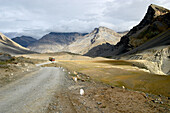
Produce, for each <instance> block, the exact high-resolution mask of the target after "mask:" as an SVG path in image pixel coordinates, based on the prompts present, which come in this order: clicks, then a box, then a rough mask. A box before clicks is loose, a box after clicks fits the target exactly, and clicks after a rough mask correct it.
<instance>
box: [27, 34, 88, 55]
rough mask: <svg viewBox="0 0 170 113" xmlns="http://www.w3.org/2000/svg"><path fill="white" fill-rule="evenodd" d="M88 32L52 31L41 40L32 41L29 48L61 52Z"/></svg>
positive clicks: (38, 50) (37, 50)
mask: <svg viewBox="0 0 170 113" xmlns="http://www.w3.org/2000/svg"><path fill="white" fill-rule="evenodd" d="M84 35H86V33H77V32H70V33H62V32H51V33H49V34H47V35H45V36H43V37H42V38H41V39H40V40H38V41H36V42H35V43H32V44H30V45H29V46H28V48H29V49H30V50H32V51H36V52H41V53H45V52H61V51H63V50H65V49H67V46H68V45H69V44H71V43H73V42H74V41H75V40H77V39H79V38H82V37H83V36H84Z"/></svg>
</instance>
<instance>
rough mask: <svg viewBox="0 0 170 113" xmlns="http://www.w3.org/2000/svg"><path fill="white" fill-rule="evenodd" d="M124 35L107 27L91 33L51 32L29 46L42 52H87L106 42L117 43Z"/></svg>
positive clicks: (96, 29)
mask: <svg viewBox="0 0 170 113" xmlns="http://www.w3.org/2000/svg"><path fill="white" fill-rule="evenodd" d="M123 35H124V33H123V34H119V33H116V32H114V31H113V30H111V29H109V28H106V27H99V28H95V29H94V30H93V31H92V32H91V33H89V34H87V33H76V32H72V33H57V32H51V33H49V34H47V35H45V36H43V37H42V38H41V39H40V40H38V41H36V42H35V43H33V44H30V45H29V46H28V48H29V49H30V50H32V51H36V52H41V53H45V52H61V51H67V52H72V53H77V54H85V53H87V52H88V51H89V50H90V49H92V48H93V47H96V46H98V45H102V44H106V43H109V44H113V45H115V44H116V43H117V42H119V41H120V38H121V36H123Z"/></svg>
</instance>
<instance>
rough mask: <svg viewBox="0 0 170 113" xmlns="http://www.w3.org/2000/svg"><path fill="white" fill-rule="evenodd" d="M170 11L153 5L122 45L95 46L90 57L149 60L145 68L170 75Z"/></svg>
mask: <svg viewBox="0 0 170 113" xmlns="http://www.w3.org/2000/svg"><path fill="white" fill-rule="evenodd" d="M169 45H170V10H168V9H165V8H163V7H160V6H157V5H153V4H151V5H150V6H149V8H148V11H147V13H146V15H145V17H144V18H143V20H142V21H141V22H140V23H139V24H138V25H137V26H135V27H134V28H132V29H131V30H130V31H129V32H128V33H127V34H126V35H125V36H123V37H122V38H121V40H120V42H119V43H118V44H116V45H115V46H113V45H108V44H107V45H106V44H105V45H101V46H97V47H95V48H93V49H91V50H90V51H89V52H88V53H87V54H85V55H88V56H105V57H112V58H117V59H131V60H132V59H133V60H145V61H144V62H143V64H137V65H142V67H144V68H146V69H148V70H149V71H150V72H152V73H156V74H170V69H169V67H170V62H169V56H170V46H169Z"/></svg>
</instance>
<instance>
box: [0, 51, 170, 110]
mask: <svg viewBox="0 0 170 113" xmlns="http://www.w3.org/2000/svg"><path fill="white" fill-rule="evenodd" d="M24 56H25V57H30V58H34V59H37V61H38V59H39V60H42V59H43V60H47V59H48V57H49V56H52V57H55V58H56V59H57V61H56V63H52V64H46V65H44V66H43V67H42V68H40V67H36V65H34V66H33V67H34V69H35V70H30V72H27V73H26V72H23V73H22V72H20V75H21V73H22V75H23V76H22V77H19V78H20V79H19V78H18V80H14V81H12V82H9V83H7V84H5V85H2V87H1V88H0V92H1V93H0V95H1V97H2V98H0V108H2V109H1V111H3V112H10V111H13V112H36V113H37V112H38V113H39V112H41V113H42V112H48V113H49V112H50V113H57V112H58V113H59V112H62V113H68V112H69V113H75V112H78V113H86V112H92V113H94V112H99V113H100V112H101V113H112V112H144V113H148V112H160V113H162V112H170V107H169V106H170V100H169V91H170V90H169V87H168V86H169V83H170V82H169V76H160V75H153V74H150V73H149V72H148V70H145V69H142V68H138V67H136V66H135V65H134V62H136V61H123V60H120V61H117V60H111V59H105V58H90V57H85V56H79V55H75V54H69V53H53V54H32V55H31V54H30V55H24ZM26 59H29V58H26ZM37 63H38V62H37ZM23 64H25V63H23ZM37 66H38V65H37ZM26 67H28V66H26ZM46 67H48V68H46ZM56 67H58V68H56ZM76 76H77V77H78V81H77V82H75V81H73V77H76ZM123 87H125V88H123ZM81 88H82V89H84V91H85V94H84V95H83V96H81V95H80V89H81ZM154 94H156V95H154ZM10 95H12V96H10ZM14 97H16V99H14ZM40 103H41V104H40ZM8 108H10V109H8Z"/></svg>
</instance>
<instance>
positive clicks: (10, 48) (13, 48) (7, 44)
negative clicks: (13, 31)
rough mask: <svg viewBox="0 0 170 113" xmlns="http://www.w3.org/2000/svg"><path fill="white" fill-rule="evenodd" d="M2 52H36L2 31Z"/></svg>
mask: <svg viewBox="0 0 170 113" xmlns="http://www.w3.org/2000/svg"><path fill="white" fill-rule="evenodd" d="M0 52H3V53H10V54H26V53H34V52H31V51H29V49H27V48H25V47H23V46H21V45H19V44H17V43H16V42H14V41H12V40H11V39H9V38H8V37H6V36H5V35H3V34H2V33H0Z"/></svg>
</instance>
